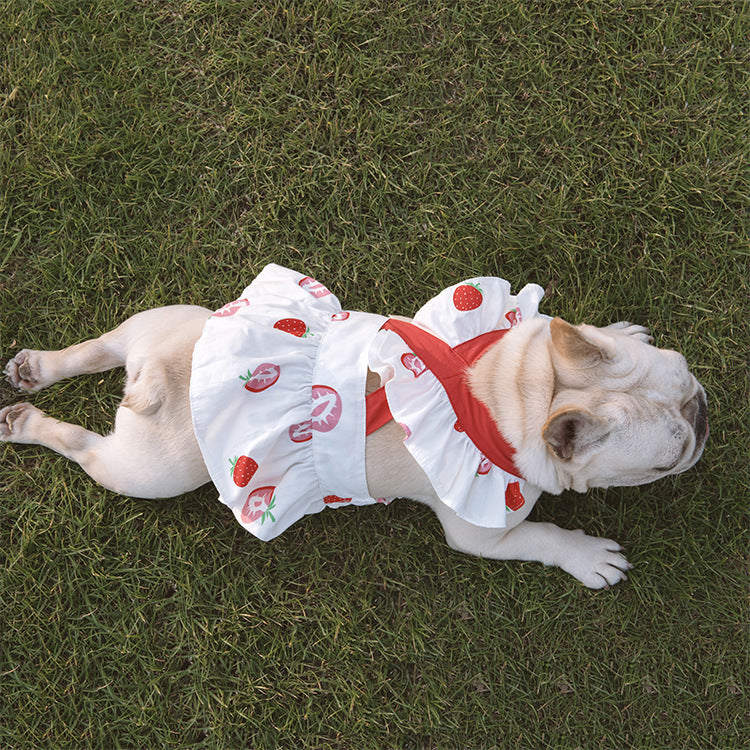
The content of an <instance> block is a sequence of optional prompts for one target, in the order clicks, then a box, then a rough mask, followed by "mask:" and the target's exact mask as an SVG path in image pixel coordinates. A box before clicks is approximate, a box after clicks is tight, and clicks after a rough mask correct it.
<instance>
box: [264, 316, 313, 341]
mask: <svg viewBox="0 0 750 750" xmlns="http://www.w3.org/2000/svg"><path fill="white" fill-rule="evenodd" d="M273 327H274V328H275V329H276V330H277V331H284V332H285V333H291V334H292V336H297V337H298V338H301V339H303V338H307V337H308V336H313V335H314V334H313V333H312V332H311V331H310V329H309V328H308V327H307V325H306V324H305V321H304V320H300V319H299V318H282V319H281V320H277V321H276V322H275V323H274V324H273Z"/></svg>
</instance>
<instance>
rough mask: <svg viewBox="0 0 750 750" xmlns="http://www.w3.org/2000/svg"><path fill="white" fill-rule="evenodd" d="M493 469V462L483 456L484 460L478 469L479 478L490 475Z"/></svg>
mask: <svg viewBox="0 0 750 750" xmlns="http://www.w3.org/2000/svg"><path fill="white" fill-rule="evenodd" d="M491 468H492V461H490V459H489V458H485V457H484V456H482V460H481V461H480V462H479V468H478V469H477V476H484V475H485V474H489V473H490V469H491Z"/></svg>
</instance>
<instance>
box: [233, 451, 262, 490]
mask: <svg viewBox="0 0 750 750" xmlns="http://www.w3.org/2000/svg"><path fill="white" fill-rule="evenodd" d="M229 463H230V465H231V467H232V468H231V470H230V471H231V473H232V481H233V482H234V483H235V484H236V485H237V486H238V487H247V485H248V483H249V482H250V480H251V479H252V478H253V474H255V472H256V471H258V462H257V461H255V460H254V459H252V458H250V456H240V457H239V458H237V457H236V456H235V458H234V459H231V458H230V459H229Z"/></svg>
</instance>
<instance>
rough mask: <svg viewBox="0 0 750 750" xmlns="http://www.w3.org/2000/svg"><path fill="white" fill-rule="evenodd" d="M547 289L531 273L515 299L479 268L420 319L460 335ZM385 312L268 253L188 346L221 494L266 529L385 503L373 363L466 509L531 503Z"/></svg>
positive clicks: (461, 338)
mask: <svg viewBox="0 0 750 750" xmlns="http://www.w3.org/2000/svg"><path fill="white" fill-rule="evenodd" d="M542 294H543V293H542V290H541V289H540V288H539V287H537V286H536V285H528V286H526V287H525V288H524V289H523V290H522V291H521V293H520V294H519V295H518V296H517V297H514V296H512V295H510V287H509V285H508V283H507V282H506V281H503V280H502V279H496V278H492V277H484V278H479V279H473V280H472V281H471V282H465V283H463V284H457V285H455V286H453V287H450V288H449V289H446V290H444V291H443V292H442V293H441V294H439V295H438V296H437V297H435V298H433V299H432V300H430V301H429V302H428V303H427V304H426V305H425V306H424V307H423V308H421V310H420V311H419V312H418V313H417V315H416V316H415V318H414V323H416V324H418V325H419V326H421V327H424V328H425V329H427V330H429V331H431V332H432V333H434V334H436V335H438V336H439V337H440V338H442V339H443V340H444V341H445V342H446V343H447V344H449V345H450V346H451V347H455V346H456V345H459V344H461V343H462V342H465V341H468V340H470V339H473V338H474V337H476V336H479V335H480V334H482V333H485V332H487V331H491V330H496V329H506V328H510V327H511V326H512V325H516V324H517V323H518V322H520V320H521V319H522V318H530V317H533V316H535V315H536V314H537V309H536V308H537V305H538V302H539V300H540V299H541V297H542ZM386 320H387V319H386V318H384V317H383V316H380V315H372V314H369V313H361V312H354V311H345V310H342V309H341V306H340V304H339V301H338V299H336V297H335V296H334V295H333V294H331V292H330V291H329V290H328V289H326V288H325V287H324V286H323V285H322V284H320V283H319V282H316V281H315V280H314V279H312V278H310V277H308V276H304V275H303V274H301V273H297V272H296V271H292V270H290V269H286V268H282V267H280V266H276V265H269V266H266V267H265V268H264V269H263V270H262V271H261V273H260V274H259V275H258V277H257V278H256V279H255V280H254V281H253V282H252V283H251V284H250V285H249V286H248V287H247V288H246V289H245V290H244V291H243V293H242V295H241V296H240V298H239V299H238V300H236V301H234V302H231V303H229V304H228V305H225V306H224V307H223V308H221V309H220V310H218V311H217V312H215V313H214V314H213V315H212V316H211V317H210V318H209V320H208V321H207V323H206V326H205V328H204V330H203V333H202V335H201V338H200V339H199V341H198V342H197V343H196V346H195V350H194V353H193V366H192V375H191V384H190V404H191V410H192V417H193V427H194V430H195V435H196V437H197V439H198V444H199V445H200V448H201V452H202V454H203V457H204V460H205V462H206V466H207V468H208V471H209V473H210V475H211V479H212V480H213V482H214V484H215V485H216V487H217V489H218V490H219V493H220V499H221V501H222V502H223V503H225V504H226V505H228V506H229V507H230V508H231V510H232V511H233V513H234V515H235V517H236V518H237V520H238V521H239V523H240V524H242V526H244V527H245V528H246V529H247V530H248V531H250V532H251V533H253V534H254V535H255V536H257V537H259V538H260V539H263V540H268V539H272V538H274V537H276V536H278V535H279V534H280V533H281V532H283V531H284V530H285V529H287V528H288V527H289V526H291V525H292V524H293V523H294V522H295V521H297V520H299V519H301V518H302V517H304V516H305V515H307V514H310V513H317V512H319V511H321V510H323V509H324V508H325V507H327V506H329V505H330V506H333V507H341V506H343V505H366V504H371V503H375V502H389V501H390V499H386V498H371V497H369V491H368V489H367V482H366V474H365V425H366V400H365V398H364V393H365V382H366V378H367V371H368V368H369V369H371V370H373V371H375V372H377V373H379V374H380V376H381V380H382V382H383V383H384V385H385V394H386V397H387V401H388V406H389V408H390V411H391V413H392V415H393V418H394V419H396V421H398V422H399V423H400V424H401V426H402V427H403V428H404V432H405V434H406V438H405V440H404V444H405V446H406V447H407V449H408V450H409V451H410V452H411V454H412V456H413V457H414V458H415V460H416V461H417V462H418V463H419V464H420V466H422V468H423V469H424V470H425V472H426V473H427V476H428V477H429V479H430V481H431V483H432V484H433V486H434V488H435V490H436V492H437V494H438V496H439V497H440V499H441V500H442V501H443V502H445V503H446V504H447V505H448V506H449V507H451V508H453V509H454V510H455V511H456V512H457V513H458V515H459V516H461V517H462V518H464V519H465V520H467V521H469V522H470V523H474V524H477V525H480V526H489V527H501V526H504V525H505V509H506V503H507V504H508V507H509V508H510V509H511V510H513V509H515V508H516V507H520V505H521V504H522V503H523V496H522V491H523V480H522V479H521V478H520V477H517V476H514V475H512V474H509V473H508V472H507V471H504V470H502V469H500V468H499V467H498V466H496V465H493V464H492V463H491V462H489V461H488V460H487V459H485V458H484V456H483V455H482V453H481V451H480V450H479V449H478V448H477V447H476V446H475V445H474V444H473V443H472V441H471V440H470V439H469V438H468V437H467V435H466V434H465V433H464V432H460V431H459V430H460V424H457V417H456V413H455V412H454V411H453V408H452V406H451V403H450V401H449V400H448V398H447V397H446V393H445V391H444V390H443V388H442V386H441V385H440V382H439V381H438V380H437V378H435V377H434V376H433V374H432V373H431V372H430V371H429V370H426V369H425V368H424V366H423V365H422V363H421V362H420V361H419V358H418V357H417V356H416V355H415V354H414V353H413V352H411V351H410V350H409V347H408V346H407V345H406V344H405V342H404V340H403V339H402V338H401V337H400V336H399V335H398V334H397V333H396V332H394V331H391V330H386V329H383V328H382V326H383V324H384V323H385V322H386ZM503 497H505V502H503V501H502V498H503Z"/></svg>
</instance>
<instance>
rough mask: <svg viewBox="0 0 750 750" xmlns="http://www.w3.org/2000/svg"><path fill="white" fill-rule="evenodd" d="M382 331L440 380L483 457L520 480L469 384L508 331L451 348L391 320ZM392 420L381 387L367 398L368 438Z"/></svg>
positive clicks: (510, 455) (509, 451) (510, 453)
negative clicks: (393, 336)
mask: <svg viewBox="0 0 750 750" xmlns="http://www.w3.org/2000/svg"><path fill="white" fill-rule="evenodd" d="M382 327H383V328H384V329H386V330H390V331H393V332H394V333H396V334H397V335H398V336H399V337H400V338H401V339H403V341H404V343H406V344H407V345H408V346H409V347H410V348H411V350H412V351H413V352H414V354H416V355H417V356H418V357H419V358H420V359H421V360H422V362H423V363H424V365H425V366H426V367H427V368H428V369H429V370H430V371H431V372H432V374H433V375H434V376H435V377H436V378H437V380H438V382H439V383H440V385H441V386H442V387H443V389H444V390H445V393H446V395H447V396H448V400H449V401H450V403H451V406H452V407H453V411H454V412H455V413H456V417H457V418H458V421H459V423H460V425H461V427H462V428H463V430H464V432H465V433H466V435H467V436H468V437H469V439H470V440H471V441H472V442H473V443H474V445H475V446H476V447H477V448H478V449H479V450H480V451H481V452H482V454H483V455H484V456H486V457H487V458H488V459H489V460H490V461H491V462H492V463H493V464H495V465H496V466H499V467H500V468H501V469H503V470H505V471H507V472H509V473H510V474H513V475H515V476H520V474H519V471H518V468H517V467H516V465H515V463H514V461H513V456H514V455H515V451H514V450H513V448H512V447H511V445H510V444H509V443H508V442H507V441H506V440H505V438H504V437H503V436H502V435H501V434H500V431H499V430H498V429H497V425H496V423H495V420H494V419H493V418H492V415H491V414H490V411H489V409H488V408H487V407H486V406H485V405H484V404H483V403H482V402H481V401H479V400H478V399H477V398H476V397H475V396H474V394H473V393H472V392H471V389H470V388H469V383H468V380H467V371H468V369H469V367H470V366H471V365H472V364H474V362H476V361H477V360H478V359H479V357H480V356H481V355H482V354H483V353H484V352H485V351H486V350H487V349H488V348H489V347H490V346H491V345H492V344H494V343H495V342H497V341H498V340H499V339H500V338H502V337H503V336H504V335H505V334H506V333H507V332H508V329H503V330H499V331H489V332H487V333H483V334H481V335H480V336H477V337H476V338H473V339H471V340H470V341H466V342H464V343H462V344H459V345H458V346H455V347H452V348H451V347H450V346H449V345H448V344H447V343H446V342H445V341H443V340H442V339H441V338H438V337H437V336H434V335H433V334H431V333H429V332H428V331H425V330H424V329H423V328H420V327H419V326H416V325H414V324H413V323H407V322H406V321H402V320H394V319H392V318H389V319H388V320H387V321H386V322H385V323H384V324H383V326H382ZM390 419H392V416H391V413H390V410H389V409H388V402H387V399H386V396H385V387H384V386H381V387H380V388H379V389H378V390H377V391H375V392H373V393H371V394H370V395H369V396H368V397H367V427H366V434H367V435H370V434H372V433H373V432H375V430H377V429H379V428H380V427H382V426H383V425H384V424H385V423H386V422H388V421H389V420H390Z"/></svg>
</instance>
